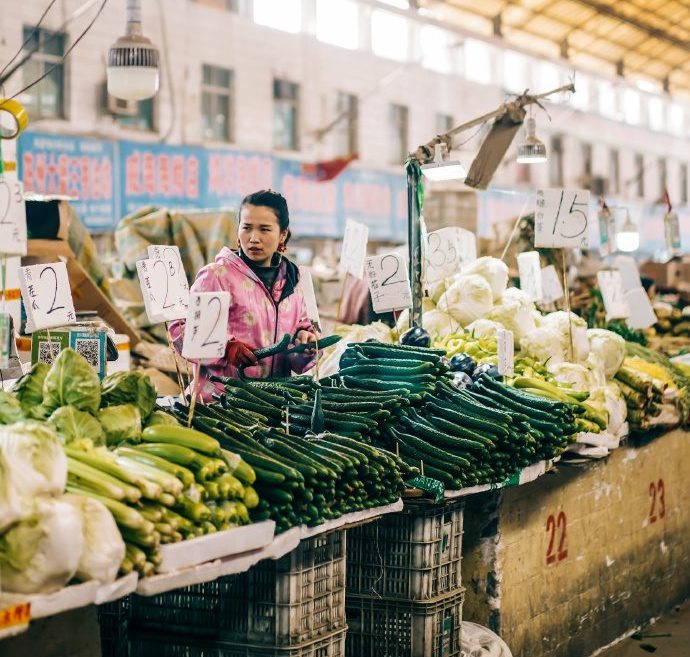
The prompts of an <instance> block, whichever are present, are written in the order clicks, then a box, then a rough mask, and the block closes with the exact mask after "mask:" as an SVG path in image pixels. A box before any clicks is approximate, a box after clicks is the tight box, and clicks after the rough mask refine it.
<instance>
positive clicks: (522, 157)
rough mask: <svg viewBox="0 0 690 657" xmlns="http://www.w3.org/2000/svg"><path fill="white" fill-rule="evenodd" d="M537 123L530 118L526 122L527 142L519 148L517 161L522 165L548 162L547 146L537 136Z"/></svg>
mask: <svg viewBox="0 0 690 657" xmlns="http://www.w3.org/2000/svg"><path fill="white" fill-rule="evenodd" d="M536 131H537V122H536V121H535V120H534V119H533V118H532V117H531V116H530V117H529V118H528V119H527V121H525V132H526V133H527V135H526V137H525V141H523V142H522V143H521V144H520V145H519V146H518V156H517V161H518V162H519V163H520V164H539V163H541V162H546V146H544V142H542V141H541V139H539V138H538V137H537V136H536Z"/></svg>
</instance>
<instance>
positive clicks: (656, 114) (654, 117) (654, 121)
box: [648, 98, 664, 130]
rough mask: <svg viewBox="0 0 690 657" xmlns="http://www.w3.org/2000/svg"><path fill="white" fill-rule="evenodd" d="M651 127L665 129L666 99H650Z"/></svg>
mask: <svg viewBox="0 0 690 657" xmlns="http://www.w3.org/2000/svg"><path fill="white" fill-rule="evenodd" d="M648 111H649V127H650V128H651V129H652V130H663V129H664V101H663V100H661V98H650V99H649V110H648Z"/></svg>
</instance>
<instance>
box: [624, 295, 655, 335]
mask: <svg viewBox="0 0 690 657" xmlns="http://www.w3.org/2000/svg"><path fill="white" fill-rule="evenodd" d="M625 299H626V301H627V302H628V308H629V309H630V316H629V317H628V318H627V319H626V320H625V323H626V324H627V325H628V326H629V327H630V328H631V329H646V328H649V327H650V326H653V325H654V324H656V322H657V317H656V313H655V312H654V308H653V307H652V302H651V301H650V300H649V297H648V296H647V293H646V292H645V291H644V288H643V287H636V288H634V289H632V290H626V292H625Z"/></svg>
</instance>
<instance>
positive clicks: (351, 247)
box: [340, 219, 369, 279]
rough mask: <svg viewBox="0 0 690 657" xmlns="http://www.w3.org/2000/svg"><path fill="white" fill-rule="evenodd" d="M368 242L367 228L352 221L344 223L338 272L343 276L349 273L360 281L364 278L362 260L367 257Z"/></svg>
mask: <svg viewBox="0 0 690 657" xmlns="http://www.w3.org/2000/svg"><path fill="white" fill-rule="evenodd" d="M368 241H369V227H368V226H365V225H364V224H360V223H359V222H358V221H353V220H352V219H348V220H347V221H346V222H345V235H344V236H343V247H342V251H341V252H340V271H341V272H342V273H343V274H346V273H349V274H352V275H353V276H355V277H356V278H360V279H361V278H362V277H363V276H364V258H366V256H367V242H368Z"/></svg>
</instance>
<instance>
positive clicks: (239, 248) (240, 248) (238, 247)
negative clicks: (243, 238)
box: [237, 238, 242, 251]
mask: <svg viewBox="0 0 690 657" xmlns="http://www.w3.org/2000/svg"><path fill="white" fill-rule="evenodd" d="M237 250H238V251H241V250H242V245H241V244H240V240H239V238H237Z"/></svg>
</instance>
